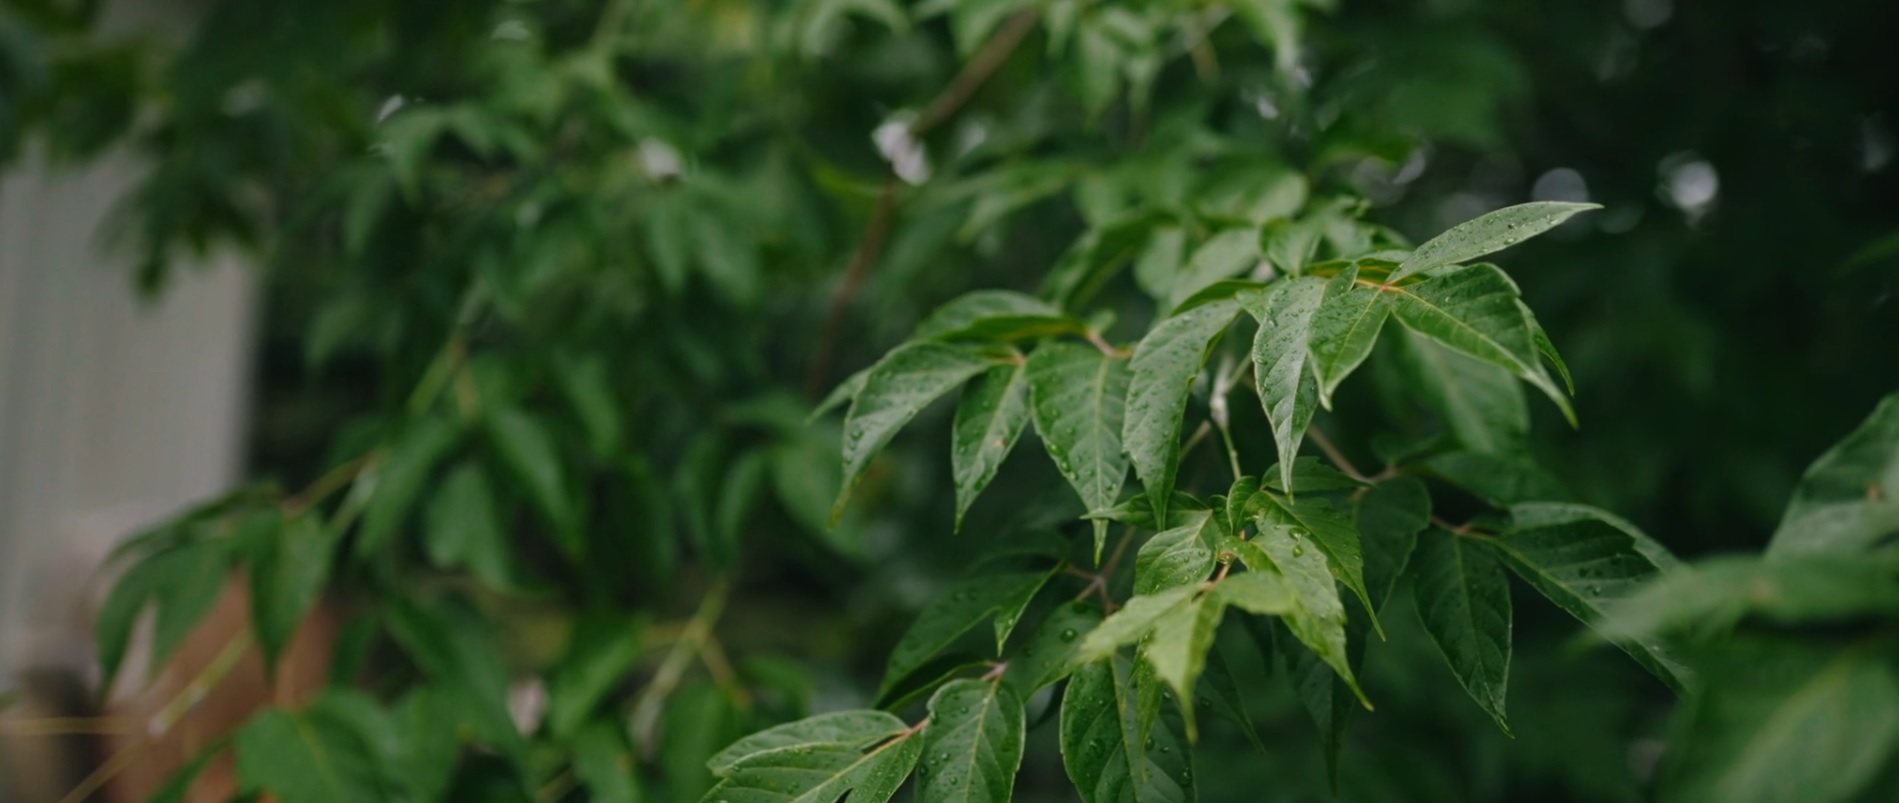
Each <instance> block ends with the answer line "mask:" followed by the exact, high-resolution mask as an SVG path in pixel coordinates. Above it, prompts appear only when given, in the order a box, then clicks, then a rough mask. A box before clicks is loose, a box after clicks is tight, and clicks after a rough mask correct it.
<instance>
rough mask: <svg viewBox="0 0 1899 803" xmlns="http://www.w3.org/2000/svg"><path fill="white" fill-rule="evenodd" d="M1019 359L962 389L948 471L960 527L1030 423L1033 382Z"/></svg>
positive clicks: (952, 430)
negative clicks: (954, 482) (1030, 391)
mask: <svg viewBox="0 0 1899 803" xmlns="http://www.w3.org/2000/svg"><path fill="white" fill-rule="evenodd" d="M1024 373H1025V372H1024V370H1023V366H1022V364H1021V363H1012V364H1007V365H998V366H996V367H994V368H991V369H989V370H988V371H987V372H985V373H983V374H982V375H981V376H979V377H977V378H976V380H975V381H974V382H971V383H969V385H968V386H967V387H964V388H963V396H962V398H961V399H958V400H957V402H956V421H955V424H954V426H953V427H952V429H951V433H950V469H951V471H950V473H951V474H952V475H954V476H955V478H956V529H957V530H961V529H962V528H963V514H964V513H967V512H968V511H969V506H970V505H971V504H972V503H974V502H975V501H976V496H977V495H978V494H981V493H982V491H983V489H984V488H987V487H989V481H990V480H993V479H995V478H996V470H997V469H999V468H1001V467H1002V461H1003V460H1005V459H1007V458H1008V456H1009V451H1010V450H1012V449H1014V448H1015V442H1016V439H1017V438H1019V437H1021V436H1022V429H1023V427H1025V426H1027V425H1028V423H1029V385H1028V380H1027V379H1026V378H1025V377H1024Z"/></svg>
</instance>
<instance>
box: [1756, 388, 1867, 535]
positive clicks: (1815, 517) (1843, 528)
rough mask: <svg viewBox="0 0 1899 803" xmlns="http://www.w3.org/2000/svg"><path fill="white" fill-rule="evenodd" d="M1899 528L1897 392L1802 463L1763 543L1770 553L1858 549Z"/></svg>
mask: <svg viewBox="0 0 1899 803" xmlns="http://www.w3.org/2000/svg"><path fill="white" fill-rule="evenodd" d="M1894 532H1899V394H1894V395H1891V396H1887V397H1886V398H1885V400H1884V401H1881V402H1880V403H1879V406H1878V407H1877V408H1875V409H1874V410H1873V414H1872V415H1871V416H1868V417H1867V418H1866V420H1865V421H1864V422H1862V423H1861V424H1860V425H1859V426H1858V427H1856V428H1854V429H1853V431H1852V432H1851V433H1849V434H1848V435H1847V436H1846V437H1845V438H1843V439H1841V440H1840V442H1839V443H1837V444H1834V446H1833V448H1831V449H1828V450H1827V451H1826V453H1825V454H1823V455H1820V459H1818V460H1815V461H1814V462H1813V465H1812V466H1809V467H1808V468H1807V473H1806V474H1805V475H1803V476H1802V477H1801V478H1800V485H1799V486H1798V487H1796V488H1795V489H1794V495H1793V500H1792V501H1791V502H1788V504H1787V511H1786V513H1785V514H1783V515H1782V516H1781V519H1780V527H1779V528H1778V529H1776V530H1775V531H1774V538H1773V540H1772V541H1770V542H1769V543H1768V545H1767V554H1769V555H1773V556H1780V555H1795V554H1802V553H1815V552H1833V553H1839V554H1857V553H1860V552H1863V551H1864V550H1866V549H1867V548H1868V547H1871V546H1873V545H1874V544H1876V543H1878V542H1879V541H1880V539H1882V538H1884V537H1886V536H1887V535H1890V534H1892V533H1894Z"/></svg>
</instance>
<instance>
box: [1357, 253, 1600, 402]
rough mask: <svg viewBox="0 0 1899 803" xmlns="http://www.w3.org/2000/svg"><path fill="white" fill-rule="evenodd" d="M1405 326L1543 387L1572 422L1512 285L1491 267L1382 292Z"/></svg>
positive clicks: (1449, 274) (1447, 274)
mask: <svg viewBox="0 0 1899 803" xmlns="http://www.w3.org/2000/svg"><path fill="white" fill-rule="evenodd" d="M1383 295H1385V296H1388V297H1389V298H1390V299H1391V301H1390V304H1391V307H1392V311H1393V314H1394V315H1396V316H1397V317H1398V320H1399V321H1400V322H1401V323H1403V324H1404V325H1405V327H1406V328H1409V329H1410V330H1412V331H1414V332H1417V333H1418V334H1420V335H1423V336H1425V337H1428V338H1430V339H1432V340H1435V341H1437V342H1439V343H1442V344H1444V345H1445V346H1446V347H1448V348H1450V349H1452V350H1453V351H1457V352H1459V353H1461V354H1466V355H1469V356H1471V357H1473V358H1476V359H1478V360H1481V361H1483V362H1487V363H1490V364H1491V365H1495V366H1498V367H1501V368H1504V369H1506V370H1508V371H1510V372H1511V373H1512V374H1515V375H1516V376H1517V377H1518V378H1520V379H1522V380H1523V381H1525V382H1528V383H1530V384H1531V385H1532V386H1534V387H1535V388H1536V389H1538V390H1541V391H1543V395H1545V396H1548V397H1549V398H1550V401H1552V402H1555V403H1556V406H1557V408H1559V409H1561V410H1562V411H1563V415H1564V416H1565V417H1567V418H1568V419H1569V420H1570V423H1571V424H1574V423H1575V420H1576V413H1575V410H1574V409H1572V408H1571V407H1570V404H1569V397H1568V396H1567V395H1565V394H1564V393H1563V390H1562V388H1559V387H1557V386H1556V383H1555V381H1553V380H1551V379H1550V376H1549V372H1548V371H1546V370H1544V368H1543V364H1542V363H1541V362H1539V361H1538V357H1539V355H1538V353H1537V349H1536V339H1535V336H1534V335H1532V334H1531V332H1530V322H1529V320H1528V319H1526V318H1525V317H1524V315H1523V306H1522V305H1521V304H1520V303H1518V301H1517V286H1516V283H1515V282H1512V281H1510V277H1508V276H1505V275H1504V273H1503V271H1500V270H1498V269H1497V267H1496V266H1495V265H1472V266H1470V267H1467V268H1462V269H1459V270H1456V271H1453V272H1450V273H1445V274H1442V275H1439V276H1433V277H1431V278H1430V279H1427V280H1425V281H1422V282H1419V283H1417V284H1414V285H1409V286H1406V287H1394V288H1390V292H1387V293H1383Z"/></svg>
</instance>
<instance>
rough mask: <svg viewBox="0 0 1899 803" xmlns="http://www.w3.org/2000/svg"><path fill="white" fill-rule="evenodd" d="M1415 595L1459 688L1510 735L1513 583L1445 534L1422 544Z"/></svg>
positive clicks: (1415, 562)
mask: <svg viewBox="0 0 1899 803" xmlns="http://www.w3.org/2000/svg"><path fill="white" fill-rule="evenodd" d="M1412 566H1413V571H1412V576H1413V577H1414V578H1416V579H1415V581H1414V585H1413V586H1412V591H1413V592H1415V593H1416V594H1417V598H1418V616H1419V618H1420V619H1422V620H1423V621H1424V632H1426V633H1429V634H1430V636H1431V641H1432V642H1433V643H1435V644H1436V645H1437V648H1438V651H1439V652H1442V653H1443V654H1444V660H1445V661H1446V662H1447V663H1449V664H1450V667H1451V673H1452V674H1455V675H1456V676H1457V682H1458V683H1461V684H1463V686H1464V690H1465V691H1467V692H1470V696H1471V699H1473V700H1476V701H1477V705H1478V706H1479V707H1481V708H1483V709H1484V713H1486V714H1489V715H1490V718H1491V719H1494V720H1496V721H1497V726H1498V727H1501V728H1503V731H1504V732H1505V733H1509V732H1510V725H1509V722H1508V721H1507V720H1506V719H1505V717H1504V712H1503V707H1504V689H1505V688H1506V687H1507V685H1508V683H1509V678H1510V580H1509V578H1508V577H1506V576H1505V575H1504V573H1503V567H1501V566H1498V565H1497V563H1496V560H1495V559H1493V558H1492V557H1491V556H1490V553H1489V552H1487V551H1485V550H1483V549H1480V548H1478V547H1477V546H1476V545H1474V544H1471V543H1467V542H1466V539H1464V538H1460V537H1457V536H1454V535H1452V534H1450V533H1448V532H1445V531H1443V530H1440V529H1435V528H1433V529H1430V530H1426V531H1425V533H1424V535H1422V536H1420V537H1419V538H1418V551H1417V555H1416V556H1415V557H1414V558H1413V559H1412Z"/></svg>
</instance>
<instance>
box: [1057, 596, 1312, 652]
mask: <svg viewBox="0 0 1899 803" xmlns="http://www.w3.org/2000/svg"><path fill="white" fill-rule="evenodd" d="M1199 593H1200V587H1199V586H1197V585H1192V586H1176V587H1174V588H1170V589H1167V590H1166V591H1161V592H1158V593H1154V594H1146V595H1141V596H1136V597H1134V598H1132V599H1129V600H1128V602H1127V604H1126V605H1123V606H1122V607H1121V610H1118V611H1115V612H1114V614H1113V615H1111V616H1109V617H1108V618H1107V619H1106V620H1105V621H1103V622H1102V623H1101V626H1100V627H1097V628H1095V629H1094V630H1093V631H1091V632H1090V633H1089V634H1088V637H1087V638H1086V639H1083V640H1082V643H1081V653H1080V655H1079V656H1078V657H1079V659H1080V660H1082V661H1084V662H1087V661H1098V660H1101V659H1102V658H1106V657H1108V656H1109V655H1112V654H1114V651H1115V650H1118V649H1120V648H1121V647H1122V646H1124V645H1127V644H1133V643H1135V642H1137V641H1140V640H1141V637H1142V636H1145V635H1147V634H1148V633H1150V632H1152V631H1153V629H1154V627H1155V625H1157V624H1159V623H1160V622H1161V621H1163V620H1165V619H1167V618H1168V617H1169V616H1171V615H1172V614H1174V613H1176V612H1178V611H1183V610H1186V609H1187V607H1188V606H1189V605H1190V604H1192V601H1193V599H1194V598H1195V596H1196V595H1197V594H1199ZM1335 596H1336V595H1335Z"/></svg>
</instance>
